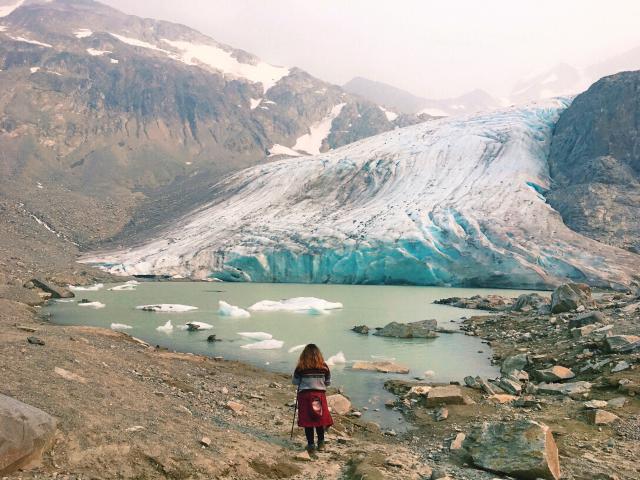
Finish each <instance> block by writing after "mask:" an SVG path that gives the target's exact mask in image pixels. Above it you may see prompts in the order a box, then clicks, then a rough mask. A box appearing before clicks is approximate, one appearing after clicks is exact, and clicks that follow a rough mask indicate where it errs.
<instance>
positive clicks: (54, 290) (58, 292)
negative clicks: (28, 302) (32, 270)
mask: <svg viewBox="0 0 640 480" xmlns="http://www.w3.org/2000/svg"><path fill="white" fill-rule="evenodd" d="M25 286H30V287H35V288H39V289H40V290H42V291H44V292H47V293H50V294H51V297H52V298H73V297H75V295H74V294H73V292H72V291H71V290H69V289H67V288H64V287H59V286H58V285H54V284H53V283H51V282H47V281H46V280H42V279H40V278H32V279H31V280H30V281H29V282H27V283H26V284H25Z"/></svg>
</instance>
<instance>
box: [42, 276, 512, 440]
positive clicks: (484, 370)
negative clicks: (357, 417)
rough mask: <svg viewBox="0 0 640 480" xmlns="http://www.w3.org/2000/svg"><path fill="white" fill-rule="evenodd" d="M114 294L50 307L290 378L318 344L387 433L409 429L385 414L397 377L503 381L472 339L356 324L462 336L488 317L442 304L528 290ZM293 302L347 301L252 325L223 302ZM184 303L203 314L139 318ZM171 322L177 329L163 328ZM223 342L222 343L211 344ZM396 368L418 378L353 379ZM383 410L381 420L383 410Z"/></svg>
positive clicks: (288, 288) (149, 290)
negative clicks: (269, 345) (461, 326)
mask: <svg viewBox="0 0 640 480" xmlns="http://www.w3.org/2000/svg"><path fill="white" fill-rule="evenodd" d="M108 287H109V285H107V286H106V287H105V288H104V289H102V290H99V291H83V292H77V294H78V295H77V296H78V299H80V298H86V299H88V300H91V301H99V302H102V303H104V304H105V305H106V307H105V308H102V309H98V310H94V309H86V308H79V307H78V306H77V303H76V302H68V303H64V302H61V303H54V304H53V305H52V306H51V307H49V311H50V312H51V313H52V314H53V321H54V322H56V323H60V324H68V325H94V326H103V327H107V328H109V327H110V325H111V324H112V323H118V324H123V325H128V326H131V327H132V328H130V329H126V330H123V331H125V332H126V333H128V334H130V335H133V336H136V337H139V338H142V339H144V340H146V341H148V342H150V343H152V344H154V345H156V344H158V345H161V346H165V347H168V348H170V349H175V350H178V351H183V352H193V353H201V354H206V355H221V356H223V357H225V358H228V359H233V360H242V361H245V362H249V363H252V364H254V365H257V366H262V367H264V368H269V369H271V370H275V371H279V372H290V371H292V370H293V368H294V366H295V362H296V360H297V357H298V355H299V350H298V351H294V352H292V353H289V349H291V348H292V347H295V346H298V345H301V344H305V343H311V342H313V343H316V344H318V346H319V347H320V348H321V350H322V351H323V353H324V355H325V358H329V357H330V356H332V355H335V354H337V353H338V352H344V356H345V357H346V360H347V363H346V365H335V366H334V367H332V374H333V385H334V386H336V387H340V386H342V387H343V388H344V393H345V394H346V395H348V396H349V397H350V398H351V400H352V401H353V402H354V404H355V406H356V407H358V408H361V409H364V408H365V407H366V408H367V410H363V413H364V417H365V418H367V419H368V420H372V421H376V422H378V423H380V424H381V425H383V426H384V427H386V428H395V429H396V430H398V429H402V423H401V419H400V418H399V414H398V412H393V411H390V410H387V409H385V408H384V402H385V401H386V400H388V399H390V398H393V396H392V395H390V394H389V393H388V392H385V391H384V390H383V388H382V385H383V383H384V381H385V380H386V379H387V378H404V379H412V378H413V377H424V376H425V372H426V371H432V372H433V376H431V377H430V379H431V380H433V381H439V382H449V381H452V380H458V381H461V380H462V379H463V378H464V377H465V376H466V375H484V376H493V375H495V374H496V372H497V370H496V369H495V368H494V367H493V366H491V364H490V361H489V358H490V357H491V352H490V349H489V347H488V346H487V345H485V344H483V343H482V342H481V341H480V339H478V338H475V337H469V336H466V335H462V334H442V335H440V337H439V338H436V339H411V340H403V339H390V338H381V337H376V336H373V335H368V336H367V335H360V334H357V333H354V332H352V331H351V327H353V326H354V325H361V324H366V325H368V326H369V327H371V328H373V327H382V326H384V325H385V324H387V323H389V322H391V321H396V322H411V321H415V320H423V319H426V318H435V319H437V320H438V322H439V324H440V325H441V326H445V327H454V328H457V326H456V325H457V323H459V319H460V318H461V317H464V316H471V315H477V314H478V313H479V312H477V311H470V310H462V309H457V308H452V307H447V306H444V305H434V304H433V303H432V302H433V301H434V300H436V299H439V298H443V297H451V296H472V295H476V294H482V295H486V294H489V293H495V294H502V295H508V296H517V295H519V294H520V293H522V292H521V291H515V290H496V289H467V288H441V287H409V286H361V285H298V284H255V283H216V284H213V285H212V284H211V283H204V282H147V283H141V284H140V285H139V286H138V287H136V289H135V290H134V291H127V290H121V291H109V290H107V288H108ZM292 297H318V298H322V299H325V300H329V301H332V302H341V303H342V304H343V305H344V308H343V309H341V310H332V311H331V312H330V313H329V314H328V315H309V314H300V313H289V312H252V313H251V317H250V318H230V317H221V316H218V315H217V313H216V312H217V309H218V301H219V300H223V301H225V302H228V303H230V304H231V305H235V306H239V307H242V308H245V309H246V308H247V307H248V306H250V305H252V304H253V303H255V302H258V301H260V300H266V299H269V300H282V299H286V298H292ZM154 303H163V304H184V305H193V306H196V307H198V310H194V311H190V312H183V313H154V312H145V311H141V310H136V308H135V307H136V306H138V305H145V304H154ZM169 320H171V324H172V325H173V326H174V328H173V330H169V329H168V328H165V329H164V330H162V329H161V330H160V331H158V330H157V328H158V327H161V326H165V325H167V322H168V321H169ZM187 322H205V323H208V324H211V325H213V329H212V330H203V331H187V330H183V329H181V328H180V327H181V326H182V325H184V324H186V323H187ZM238 332H265V333H269V334H271V335H272V336H273V338H274V339H276V340H280V341H282V342H284V344H283V346H282V348H279V349H275V350H255V349H246V348H241V347H242V346H243V345H247V344H250V343H254V342H255V341H256V340H255V339H251V338H247V337H246V336H241V335H238ZM212 333H213V334H215V335H216V336H217V338H218V339H221V340H222V341H221V342H214V343H209V342H207V337H208V336H209V335H211V334H212ZM379 359H393V360H394V361H396V362H398V363H401V364H404V365H406V366H408V367H409V368H410V369H411V372H410V373H409V374H408V375H393V374H381V373H373V372H364V371H352V370H351V369H350V368H349V364H350V363H351V362H353V361H354V360H379ZM376 410H378V411H376Z"/></svg>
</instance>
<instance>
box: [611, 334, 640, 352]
mask: <svg viewBox="0 0 640 480" xmlns="http://www.w3.org/2000/svg"><path fill="white" fill-rule="evenodd" d="M604 341H605V344H606V346H607V350H609V351H610V352H612V353H619V352H630V351H632V350H635V349H637V348H640V336H638V335H611V336H610V337H606V338H605V340H604Z"/></svg>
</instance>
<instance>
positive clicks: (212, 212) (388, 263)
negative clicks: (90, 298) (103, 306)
mask: <svg viewBox="0 0 640 480" xmlns="http://www.w3.org/2000/svg"><path fill="white" fill-rule="evenodd" d="M567 104H568V101H564V100H553V101H548V102H546V103H544V104H533V105H531V106H528V107H523V108H511V109H507V110H502V111H498V112H493V113H486V114H478V115H475V116H468V117H462V118H457V119H443V120H437V121H432V122H426V123H423V124H420V125H415V126H411V127H407V128H404V129H399V130H395V131H393V132H388V133H385V134H381V135H378V136H376V137H372V138H370V139H365V140H362V141H360V142H357V143H354V144H352V145H348V146H345V147H342V148H340V149H337V150H335V151H333V152H329V153H327V154H322V155H318V156H313V157H305V158H301V159H293V160H287V161H280V162H274V163H271V164H268V165H264V166H259V167H255V168H251V169H248V170H244V171H242V172H239V173H237V174H235V175H232V176H230V177H228V178H226V179H225V180H223V181H222V182H220V183H219V184H218V185H216V186H215V187H214V188H213V189H212V198H213V199H214V200H213V201H212V202H211V203H210V204H209V205H205V206H204V207H202V208H201V209H198V210H197V211H194V212H192V213H191V214H189V215H187V216H185V217H184V218H182V219H181V220H180V221H179V222H176V223H175V224H174V225H172V226H171V227H170V228H168V229H167V230H166V231H164V232H163V233H162V234H160V235H156V238H155V239H154V240H150V241H145V240H144V239H142V241H141V242H140V246H138V247H136V248H133V249H129V250H121V251H116V252H111V253H108V254H98V255H93V256H92V257H91V258H87V259H86V261H87V262H102V263H103V264H105V265H106V267H107V268H108V269H109V270H110V271H111V272H114V273H128V274H152V273H155V274H166V275H175V274H179V275H184V276H194V277H197V278H204V277H207V276H214V277H218V278H222V279H226V280H253V281H287V282H336V283H340V282H343V283H400V284H402V283H412V284H427V285H476V286H493V287H495V286H498V285H500V286H508V287H547V286H550V285H554V284H557V283H559V282H560V281H562V280H565V279H567V278H570V279H574V280H581V281H585V282H587V283H590V284H593V285H599V286H606V287H620V286H622V285H627V284H628V283H629V282H630V281H631V279H632V278H633V277H634V275H635V274H636V272H637V268H638V267H640V257H639V256H636V255H634V254H631V253H629V252H626V251H624V250H620V249H617V248H614V247H610V246H607V245H604V244H601V243H598V242H596V241H593V240H591V239H589V238H586V237H584V236H581V235H579V234H577V233H575V232H574V231H572V230H570V229H569V228H567V226H566V225H565V224H564V223H563V221H562V218H561V217H560V215H559V214H558V213H557V212H556V211H555V210H553V209H552V208H551V206H549V205H548V204H547V203H546V201H545V198H544V197H543V196H542V192H544V191H546V190H548V189H549V186H550V178H549V175H548V166H547V155H548V152H549V147H550V142H551V135H552V131H553V126H554V124H555V122H556V121H557V119H558V116H559V115H560V113H561V112H562V111H563V110H564V109H565V108H566V107H567Z"/></svg>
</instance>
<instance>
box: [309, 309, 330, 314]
mask: <svg viewBox="0 0 640 480" xmlns="http://www.w3.org/2000/svg"><path fill="white" fill-rule="evenodd" d="M307 313H308V314H309V315H329V313H331V312H329V311H328V310H325V309H323V308H315V307H311V308H310V309H309V310H308V311H307Z"/></svg>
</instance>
